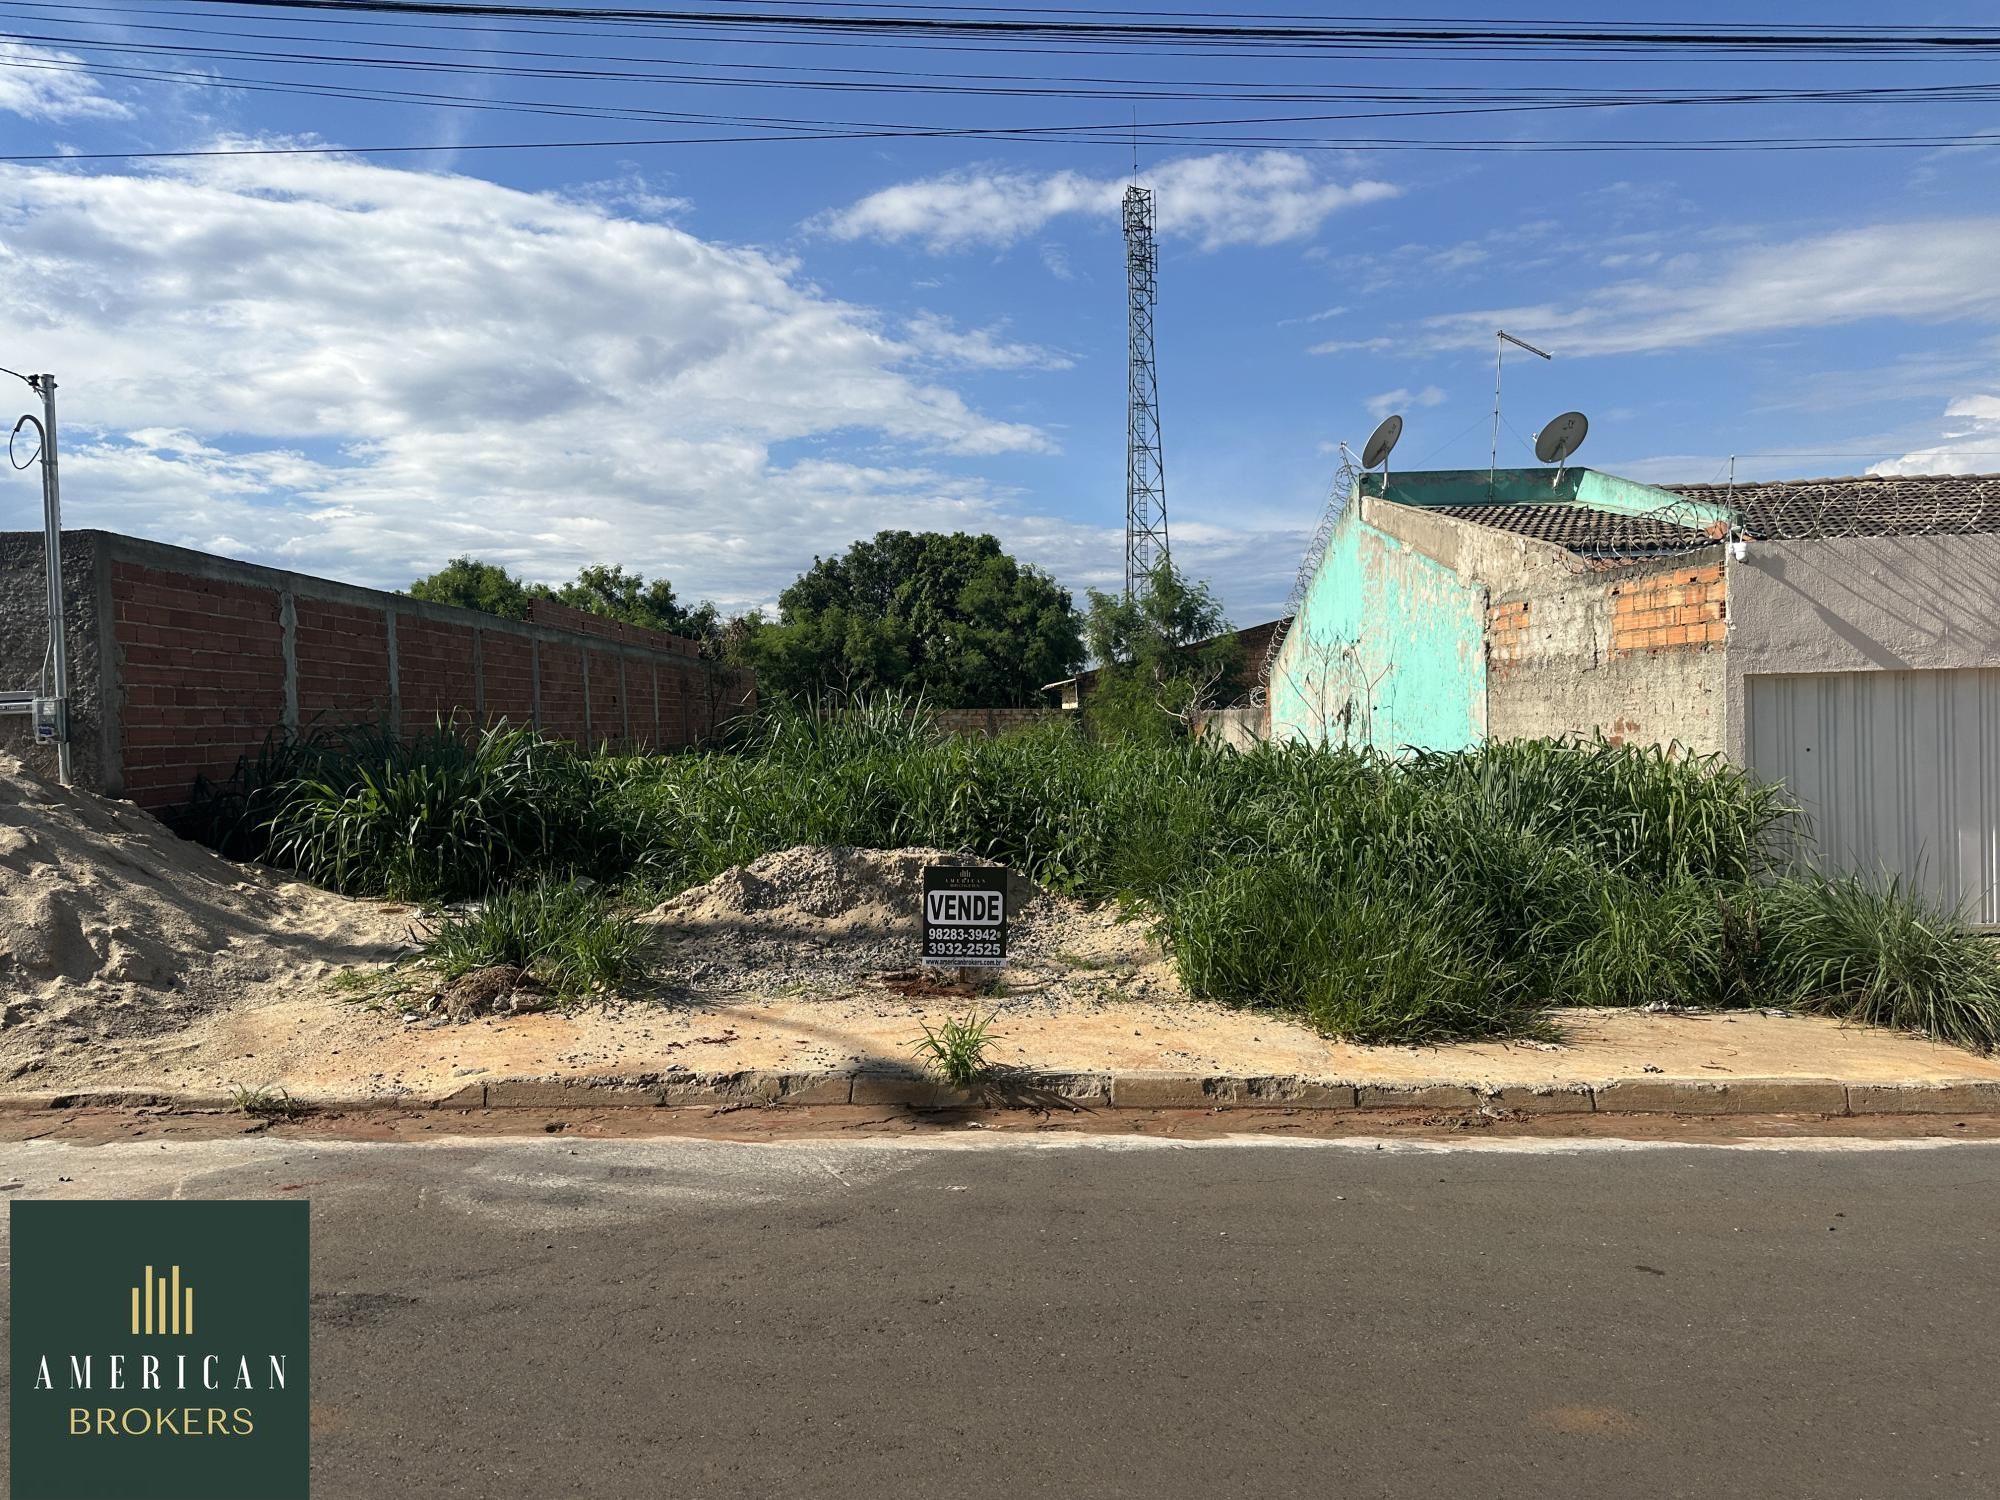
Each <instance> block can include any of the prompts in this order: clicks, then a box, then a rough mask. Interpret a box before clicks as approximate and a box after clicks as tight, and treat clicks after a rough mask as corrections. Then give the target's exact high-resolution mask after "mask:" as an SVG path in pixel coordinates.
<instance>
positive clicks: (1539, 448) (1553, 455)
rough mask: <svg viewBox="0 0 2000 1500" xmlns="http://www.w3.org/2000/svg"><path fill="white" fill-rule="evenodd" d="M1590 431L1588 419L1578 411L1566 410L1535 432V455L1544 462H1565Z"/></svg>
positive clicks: (1581, 444)
mask: <svg viewBox="0 0 2000 1500" xmlns="http://www.w3.org/2000/svg"><path fill="white" fill-rule="evenodd" d="M1589 432H1590V419H1589V418H1588V417H1586V416H1585V415H1584V414H1583V413H1582V412H1580V411H1566V412H1564V413H1563V414H1562V415H1561V416H1559V417H1557V418H1556V419H1555V420H1554V421H1553V422H1551V423H1549V424H1548V426H1546V427H1544V428H1543V429H1542V430H1541V431H1540V432H1538V433H1536V434H1535V457H1536V458H1539V459H1540V460H1541V461H1542V462H1543V463H1545V464H1565V463H1568V462H1569V457H1570V455H1571V454H1572V453H1574V452H1576V450H1577V449H1579V448H1581V447H1582V446H1583V440H1584V438H1585V437H1586V436H1588V435H1589Z"/></svg>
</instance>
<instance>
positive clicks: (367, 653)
mask: <svg viewBox="0 0 2000 1500" xmlns="http://www.w3.org/2000/svg"><path fill="white" fill-rule="evenodd" d="M293 607H294V609H295V611H296V619H297V622H298V623H297V630H296V634H295V636H294V654H295V659H296V661H297V663H298V673H299V677H298V688H299V722H300V723H301V724H310V723H312V722H313V720H315V719H319V720H323V721H325V722H326V723H329V724H346V723H355V722H358V721H361V720H367V719H381V718H383V717H384V716H386V715H387V713H388V711H389V627H388V623H387V620H386V617H385V616H384V614H383V612H382V611H381V610H379V609H369V608H367V607H366V606H364V605H358V604H342V603H339V602H336V601H334V600H330V599H315V598H313V597H312V596H310V595H300V596H296V597H295V599H294V601H293Z"/></svg>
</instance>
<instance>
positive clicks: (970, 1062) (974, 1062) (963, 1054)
mask: <svg viewBox="0 0 2000 1500" xmlns="http://www.w3.org/2000/svg"><path fill="white" fill-rule="evenodd" d="M996 1014H997V1012H994V1011H988V1012H987V1013H985V1014H984V1015H982V1014H980V1013H979V1012H978V1011H976V1010H973V1011H967V1012H966V1013H965V1014H964V1015H962V1016H950V1017H947V1018H946V1019H945V1020H943V1021H941V1022H939V1023H938V1025H937V1026H936V1027H933V1026H932V1025H931V1024H930V1023H929V1022H928V1021H925V1022H922V1023H920V1024H921V1025H922V1027H923V1033H924V1034H923V1035H922V1036H920V1037H918V1038H917V1039H916V1040H915V1041H914V1042H912V1043H910V1048H911V1050H912V1051H913V1052H914V1053H915V1054H916V1056H917V1060H918V1061H919V1062H920V1063H921V1064H922V1065H923V1066H924V1068H925V1069H926V1070H927V1071H929V1072H931V1073H934V1074H936V1075H937V1076H938V1077H939V1078H941V1079H943V1080H944V1081H945V1082H946V1083H948V1084H950V1085H951V1086H952V1087H953V1088H960V1089H969V1088H973V1087H975V1086H977V1085H979V1084H981V1083H984V1082H985V1081H986V1080H987V1078H988V1077H990V1076H991V1074H992V1071H993V1065H992V1064H991V1063H990V1062H989V1061H988V1060H987V1057H986V1054H987V1052H988V1050H989V1049H990V1048H991V1047H992V1046H993V1044H994V1042H995V1041H997V1040H998V1038H997V1037H995V1036H994V1035H993V1030H992V1027H993V1018H994V1016H995V1015H996Z"/></svg>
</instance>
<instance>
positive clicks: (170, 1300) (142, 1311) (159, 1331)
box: [132, 1266, 194, 1338]
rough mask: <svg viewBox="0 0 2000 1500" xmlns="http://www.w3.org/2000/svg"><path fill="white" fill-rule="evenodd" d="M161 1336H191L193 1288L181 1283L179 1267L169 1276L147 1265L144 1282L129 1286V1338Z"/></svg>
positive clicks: (192, 1331)
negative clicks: (130, 1291) (157, 1273)
mask: <svg viewBox="0 0 2000 1500" xmlns="http://www.w3.org/2000/svg"><path fill="white" fill-rule="evenodd" d="M162 1335H166V1336H175V1335H178V1336H180V1337H183V1338H191V1337H193V1335H194V1288H193V1287H191V1286H185V1287H184V1286H182V1285H181V1268H180V1267H179V1266H174V1267H172V1274H171V1275H170V1276H155V1275H154V1274H153V1268H152V1267H151V1266H148V1267H146V1279H145V1281H144V1282H143V1283H141V1284H140V1285H139V1286H135V1287H133V1288H132V1337H134V1338H141V1337H147V1336H152V1337H159V1336H162Z"/></svg>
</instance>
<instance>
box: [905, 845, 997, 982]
mask: <svg viewBox="0 0 2000 1500" xmlns="http://www.w3.org/2000/svg"><path fill="white" fill-rule="evenodd" d="M923 961H924V962H925V963H927V964H942V965H945V966H947V967H952V968H960V969H997V968H999V967H1000V966H1001V965H1002V964H1004V963H1005V962H1006V961H1007V872H1006V871H1005V870H1004V869H997V868H993V867H990V866H989V867H984V868H980V867H974V866H969V865H932V866H930V867H929V868H928V869H926V870H925V871H924V948H923Z"/></svg>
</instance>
